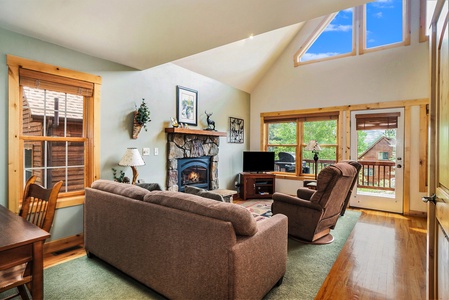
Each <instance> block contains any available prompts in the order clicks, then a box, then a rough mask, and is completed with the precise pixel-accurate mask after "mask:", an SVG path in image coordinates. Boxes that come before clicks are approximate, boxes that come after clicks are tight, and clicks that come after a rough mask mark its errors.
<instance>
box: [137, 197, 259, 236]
mask: <svg viewBox="0 0 449 300" xmlns="http://www.w3.org/2000/svg"><path fill="white" fill-rule="evenodd" d="M143 200H144V201H145V202H150V203H154V204H159V205H163V206H167V207H171V208H176V209H179V210H182V211H187V212H191V213H194V214H198V215H202V216H206V217H210V218H215V219H219V220H223V221H226V222H231V223H232V226H233V227H234V230H235V233H236V234H237V235H245V236H252V235H254V234H256V232H257V224H256V221H255V220H254V218H253V216H252V215H251V213H250V212H249V211H248V210H246V209H245V208H244V207H243V206H240V205H236V204H231V203H226V202H218V201H211V200H210V199H206V198H202V197H199V196H196V195H192V194H186V193H181V192H171V191H153V192H151V193H148V194H147V195H145V197H144V199H143Z"/></svg>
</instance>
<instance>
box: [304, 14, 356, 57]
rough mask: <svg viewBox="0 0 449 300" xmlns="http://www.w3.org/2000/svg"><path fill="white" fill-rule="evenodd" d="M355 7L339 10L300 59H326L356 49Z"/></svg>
mask: <svg viewBox="0 0 449 300" xmlns="http://www.w3.org/2000/svg"><path fill="white" fill-rule="evenodd" d="M353 19H354V18H353V9H352V8H350V9H346V10H342V11H340V12H338V13H337V14H336V15H335V17H334V18H333V20H332V21H331V22H330V23H329V24H328V25H327V26H326V28H325V29H324V30H323V32H322V33H321V34H320V35H319V36H318V38H317V39H316V40H315V41H314V42H313V44H312V45H311V46H310V47H309V48H308V50H307V51H306V52H305V53H304V55H302V56H301V59H300V61H301V62H305V61H309V60H317V59H325V58H328V57H336V56H341V55H344V54H347V53H352V52H353V51H354V39H353V32H354V30H353Z"/></svg>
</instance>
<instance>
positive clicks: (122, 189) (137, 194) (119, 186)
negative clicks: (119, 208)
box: [91, 179, 150, 200]
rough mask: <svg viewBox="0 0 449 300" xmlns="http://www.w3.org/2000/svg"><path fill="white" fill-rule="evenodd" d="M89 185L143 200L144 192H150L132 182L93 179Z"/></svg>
mask: <svg viewBox="0 0 449 300" xmlns="http://www.w3.org/2000/svg"><path fill="white" fill-rule="evenodd" d="M91 187H92V188H93V189H97V190H102V191H105V192H109V193H113V194H117V195H121V196H125V197H129V198H133V199H136V200H143V197H144V196H145V195H146V194H148V193H150V191H148V190H146V189H144V188H141V187H138V186H135V185H132V184H127V183H120V182H116V181H111V180H104V179H99V180H96V181H94V182H93V183H92V186H91Z"/></svg>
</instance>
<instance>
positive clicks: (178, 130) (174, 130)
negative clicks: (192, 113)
mask: <svg viewBox="0 0 449 300" xmlns="http://www.w3.org/2000/svg"><path fill="white" fill-rule="evenodd" d="M165 132H166V133H179V134H195V135H209V136H227V133H226V132H219V131H212V130H199V129H188V128H165Z"/></svg>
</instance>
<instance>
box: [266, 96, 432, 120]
mask: <svg viewBox="0 0 449 300" xmlns="http://www.w3.org/2000/svg"><path fill="white" fill-rule="evenodd" d="M428 103H429V99H428V98H423V99H413V100H398V101H389V102H376V103H368V104H358V105H342V106H330V107H322V108H306V109H300V110H298V109H297V110H285V111H275V112H263V113H260V116H261V117H263V118H265V117H269V116H271V117H274V116H279V117H282V116H286V115H301V114H313V113H323V112H335V111H353V110H371V109H381V108H399V107H407V106H415V105H421V104H428Z"/></svg>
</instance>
